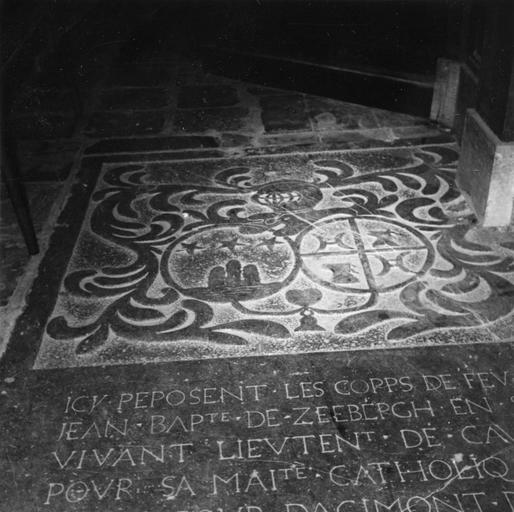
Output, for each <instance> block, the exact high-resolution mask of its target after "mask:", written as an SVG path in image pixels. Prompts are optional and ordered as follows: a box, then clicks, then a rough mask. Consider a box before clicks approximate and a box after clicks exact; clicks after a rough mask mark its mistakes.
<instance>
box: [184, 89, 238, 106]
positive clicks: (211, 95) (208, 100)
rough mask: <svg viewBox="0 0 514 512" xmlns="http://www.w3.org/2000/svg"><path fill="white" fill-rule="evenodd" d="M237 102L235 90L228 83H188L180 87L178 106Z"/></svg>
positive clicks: (221, 104)
mask: <svg viewBox="0 0 514 512" xmlns="http://www.w3.org/2000/svg"><path fill="white" fill-rule="evenodd" d="M238 102H239V98H238V96H237V91H236V90H235V89H234V88H233V87H231V86H228V85H189V86H183V87H180V89H179V92H178V101H177V106H178V107H179V108H206V107H231V106H233V105H235V104H237V103H238Z"/></svg>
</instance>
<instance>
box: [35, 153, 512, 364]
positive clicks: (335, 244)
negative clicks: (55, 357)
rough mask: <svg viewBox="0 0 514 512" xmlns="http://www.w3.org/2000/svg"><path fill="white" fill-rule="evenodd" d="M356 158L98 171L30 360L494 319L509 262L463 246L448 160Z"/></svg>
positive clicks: (212, 348) (324, 340)
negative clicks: (98, 177)
mask: <svg viewBox="0 0 514 512" xmlns="http://www.w3.org/2000/svg"><path fill="white" fill-rule="evenodd" d="M365 156H366V155H364V156H363V155H355V154H352V153H347V154H345V153H330V154H319V155H311V156H308V157H307V156H303V157H302V158H300V157H298V158H297V159H296V160H295V159H294V158H291V157H289V158H287V157H273V158H269V157H268V158H267V159H257V158H256V159H242V160H240V161H238V162H237V165H234V161H230V162H228V161H212V162H207V163H206V162H203V163H201V164H199V163H198V162H197V163H195V162H189V163H188V164H187V165H186V164H176V163H169V164H147V165H145V166H143V165H126V166H118V167H111V168H109V169H108V170H106V171H105V172H104V174H103V176H102V178H101V180H100V182H99V184H98V187H97V190H96V192H95V194H94V195H93V198H92V202H91V204H90V208H89V211H88V212H87V215H86V219H85V221H84V226H83V230H82V232H81V235H80V237H79V241H78V243H77V246H76V248H75V252H74V254H73V256H72V258H71V261H70V264H69V267H68V271H67V274H66V276H65V278H64V280H63V284H62V290H61V294H60V297H59V299H58V302H57V305H56V307H55V310H54V314H53V316H52V318H51V319H50V321H49V323H48V325H47V329H46V337H45V339H44V342H43V345H42V351H41V354H40V364H41V365H42V366H45V365H46V364H48V363H47V362H46V361H47V359H48V358H49V357H50V355H51V354H52V351H59V353H61V354H62V353H69V352H72V353H73V357H74V358H75V362H74V363H70V361H71V359H70V357H71V356H69V355H68V356H66V357H67V359H66V358H65V359H66V360H67V361H68V362H67V363H66V364H82V363H81V362H80V361H81V358H83V360H84V361H86V360H87V361H88V362H87V363H83V364H105V362H106V361H107V362H112V361H123V360H124V359H123V357H122V356H120V355H119V354H120V353H119V350H121V349H122V350H124V351H126V352H128V353H129V354H132V355H133V357H135V358H136V359H137V358H138V357H148V358H149V359H155V358H157V359H159V358H164V359H183V358H195V357H215V356H218V355H220V354H223V355H244V354H259V353H273V352H284V351H285V352H295V351H302V350H333V349H344V348H347V347H350V346H352V347H353V346H354V343H355V340H357V341H358V340H362V343H363V344H364V346H366V345H369V337H370V336H371V337H372V338H373V337H374V338H373V340H374V344H377V345H385V346H387V345H390V344H391V343H396V342H402V343H414V342H416V343H422V342H427V341H430V342H433V341H434V337H435V338H437V337H438V336H439V339H440V342H452V341H454V340H456V339H457V338H458V336H457V334H458V333H461V332H463V331H462V330H463V329H466V328H468V329H469V328H472V327H476V328H480V327H482V326H483V325H490V324H493V323H494V322H496V321H498V320H499V319H503V318H507V317H508V315H509V314H510V313H511V312H512V309H513V308H514V300H513V295H514V287H513V285H512V281H511V280H509V279H510V278H512V275H513V272H514V263H513V260H512V258H510V257H508V256H507V255H506V254H505V253H504V252H502V253H499V252H495V251H494V250H493V249H492V248H490V247H488V246H486V245H483V244H480V243H477V242H476V241H474V240H472V238H471V237H470V226H471V225H472V224H471V222H472V216H471V214H470V212H469V211H468V210H466V208H465V205H464V202H463V200H462V198H461V197H460V196H459V194H458V191H457V189H456V186H455V182H454V177H455V170H454V163H455V157H456V154H455V152H454V151H453V150H452V149H451V148H449V147H441V148H436V147H433V148H425V149H418V150H396V151H395V150H392V151H391V152H390V153H389V154H387V155H386V158H384V162H383V163H384V168H382V169H381V168H380V167H377V165H376V160H373V159H372V155H370V154H367V160H366V158H365ZM370 162H372V163H373V162H375V163H374V164H373V165H374V166H375V167H373V165H371V164H370ZM180 166H182V167H180ZM456 329H457V330H456ZM459 329H460V330H459ZM488 329H489V330H490V327H488ZM470 332H471V331H470ZM370 333H371V334H370ZM366 340H368V341H366ZM56 347H57V348H56ZM120 347H121V348H120ZM144 354H146V355H144ZM152 354H153V355H152ZM155 354H157V356H156V355H155ZM95 358H96V359H95Z"/></svg>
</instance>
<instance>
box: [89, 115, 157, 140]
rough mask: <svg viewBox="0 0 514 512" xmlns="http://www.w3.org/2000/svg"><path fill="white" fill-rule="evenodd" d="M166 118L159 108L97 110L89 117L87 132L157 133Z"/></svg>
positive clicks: (92, 134)
mask: <svg viewBox="0 0 514 512" xmlns="http://www.w3.org/2000/svg"><path fill="white" fill-rule="evenodd" d="M165 119H166V116H165V115H164V114H163V113H162V112H161V111H159V110H155V111H136V112H130V111H124V112H123V111H122V112H95V113H94V114H92V115H91V117H90V118H89V122H88V125H87V127H86V129H85V133H86V134H87V135H89V136H92V137H109V136H119V135H144V134H157V133H159V132H160V131H161V130H162V128H163V126H164V122H165Z"/></svg>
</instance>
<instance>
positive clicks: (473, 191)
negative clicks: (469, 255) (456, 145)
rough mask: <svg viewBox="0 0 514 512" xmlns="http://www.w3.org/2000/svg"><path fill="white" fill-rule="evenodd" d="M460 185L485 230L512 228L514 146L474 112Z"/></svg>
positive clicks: (465, 135)
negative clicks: (486, 228)
mask: <svg viewBox="0 0 514 512" xmlns="http://www.w3.org/2000/svg"><path fill="white" fill-rule="evenodd" d="M457 184H458V185H459V187H460V188H461V190H462V191H463V192H464V193H465V194H466V195H467V196H468V197H469V200H470V202H471V206H472V207H473V209H474V210H475V213H476V215H477V217H478V219H479V222H480V224H481V225H482V226H483V227H505V226H509V225H512V210H513V200H514V143H503V142H502V141H501V140H500V139H499V138H498V137H497V136H496V135H495V134H494V133H493V132H492V130H491V129H490V128H489V126H488V125H487V123H486V122H485V121H484V120H483V119H482V118H481V117H480V115H479V114H478V113H477V112H476V111H475V110H473V109H469V110H468V111H467V112H466V120H465V123H464V131H463V134H462V142H461V155H460V160H459V167H458V171H457Z"/></svg>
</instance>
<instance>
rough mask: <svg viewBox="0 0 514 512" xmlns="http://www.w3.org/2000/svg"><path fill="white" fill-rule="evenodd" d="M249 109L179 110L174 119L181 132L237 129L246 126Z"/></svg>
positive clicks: (175, 125) (176, 127) (177, 128)
mask: <svg viewBox="0 0 514 512" xmlns="http://www.w3.org/2000/svg"><path fill="white" fill-rule="evenodd" d="M247 116H248V109H247V108H242V107H226V108H210V109H187V110H178V111H177V113H176V114H175V118H174V120H173V124H174V127H175V129H176V130H177V131H179V132H205V131H209V130H216V131H221V132H224V131H229V132H230V131H237V130H242V129H244V128H245V125H246V121H247V120H246V117H247Z"/></svg>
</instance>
